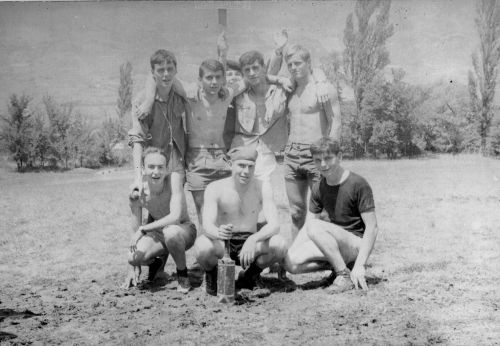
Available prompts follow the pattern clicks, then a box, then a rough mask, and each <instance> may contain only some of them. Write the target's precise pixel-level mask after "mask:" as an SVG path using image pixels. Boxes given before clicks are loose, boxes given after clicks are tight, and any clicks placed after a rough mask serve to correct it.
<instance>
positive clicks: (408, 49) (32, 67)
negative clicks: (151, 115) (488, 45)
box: [0, 0, 478, 119]
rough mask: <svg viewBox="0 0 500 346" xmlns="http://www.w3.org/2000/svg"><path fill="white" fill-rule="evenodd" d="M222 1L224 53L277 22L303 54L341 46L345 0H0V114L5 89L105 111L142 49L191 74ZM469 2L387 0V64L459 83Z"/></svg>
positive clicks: (467, 55) (137, 73)
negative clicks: (161, 52) (160, 52)
mask: <svg viewBox="0 0 500 346" xmlns="http://www.w3.org/2000/svg"><path fill="white" fill-rule="evenodd" d="M221 7H222V8H226V9H227V16H228V18H227V39H228V41H229V45H230V51H229V56H230V57H232V58H237V57H238V56H239V55H240V54H241V53H243V52H245V51H247V50H250V49H258V50H260V51H262V52H263V53H265V54H267V53H268V52H270V51H271V50H272V35H273V34H274V33H275V32H277V31H279V30H281V29H283V28H286V29H287V30H288V32H289V37H290V41H291V42H296V43H300V44H303V45H304V46H306V47H308V48H309V49H310V50H311V52H312V56H313V62H318V61H319V58H321V57H322V56H326V55H327V54H328V53H329V52H331V51H338V52H341V51H342V50H343V49H344V45H343V30H344V27H345V20H346V17H347V16H348V14H349V13H350V12H352V11H353V9H354V3H353V2H352V1H330V2H313V1H300V2H299V1H272V2H230V1H222V2H16V3H5V2H4V3H0V61H1V62H2V63H1V64H0V114H1V113H3V112H5V110H6V105H7V102H8V98H9V95H11V94H12V93H27V94H29V95H32V96H33V97H34V101H35V104H36V103H37V102H38V103H39V102H40V99H41V97H42V96H43V95H51V96H53V97H55V98H56V100H58V101H59V102H68V101H71V102H74V103H75V104H76V105H77V108H78V109H79V110H80V111H81V112H82V113H84V114H88V116H90V117H92V118H93V119H95V118H102V117H105V116H106V115H108V116H109V115H112V116H114V115H115V104H116V98H117V89H118V84H119V66H120V64H122V63H124V62H126V61H130V62H131V63H132V66H133V80H134V92H136V91H138V90H139V89H140V88H141V86H142V85H143V84H144V80H145V76H146V73H147V72H148V70H149V56H150V55H151V54H152V53H153V52H154V51H155V50H156V49H158V48H167V49H170V50H172V51H174V52H175V54H176V55H177V58H178V61H179V76H180V77H181V78H182V79H184V80H196V77H197V69H198V65H199V64H200V62H201V61H202V60H203V59H206V58H212V57H216V39H217V35H218V34H219V31H220V27H219V25H218V20H217V9H218V8H221ZM474 17H475V9H474V2H473V1H465V0H455V1H446V0H442V1H428V0H421V1H409V0H406V1H402V0H399V1H393V2H392V5H391V13H390V22H391V23H392V24H394V29H395V33H394V35H393V36H392V37H391V38H390V39H389V41H388V43H387V47H388V49H389V52H390V60H391V65H390V66H391V67H401V68H403V69H405V70H406V72H407V75H406V80H407V81H408V82H411V83H419V84H425V83H433V82H435V81H450V82H453V83H456V84H461V83H462V84H465V83H466V82H467V72H468V70H469V69H471V66H472V64H471V53H472V52H473V51H474V50H476V49H477V46H478V38H477V36H478V35H477V32H476V29H475V26H474Z"/></svg>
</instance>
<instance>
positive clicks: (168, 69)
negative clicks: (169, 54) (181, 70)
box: [152, 61, 177, 88]
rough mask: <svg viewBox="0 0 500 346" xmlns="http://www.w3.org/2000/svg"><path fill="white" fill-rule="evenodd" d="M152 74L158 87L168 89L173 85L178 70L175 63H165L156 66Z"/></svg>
mask: <svg viewBox="0 0 500 346" xmlns="http://www.w3.org/2000/svg"><path fill="white" fill-rule="evenodd" d="M152 72H153V77H154V79H155V81H156V86H157V87H160V88H161V87H163V88H166V87H169V86H170V85H172V82H173V80H174V77H175V75H176V74H177V68H176V67H175V65H174V63H173V62H166V61H164V62H162V63H161V64H154V68H153V71H152Z"/></svg>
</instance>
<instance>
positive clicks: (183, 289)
mask: <svg viewBox="0 0 500 346" xmlns="http://www.w3.org/2000/svg"><path fill="white" fill-rule="evenodd" d="M177 282H178V285H177V292H179V293H183V294H186V293H188V292H189V291H191V288H192V287H191V283H190V282H189V277H187V276H178V277H177Z"/></svg>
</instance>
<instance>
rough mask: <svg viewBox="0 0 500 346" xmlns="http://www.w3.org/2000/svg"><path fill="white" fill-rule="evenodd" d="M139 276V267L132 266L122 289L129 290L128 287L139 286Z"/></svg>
mask: <svg viewBox="0 0 500 346" xmlns="http://www.w3.org/2000/svg"><path fill="white" fill-rule="evenodd" d="M140 276H141V267H140V266H132V267H131V268H130V270H129V271H128V274H127V278H126V279H125V282H124V283H123V285H122V288H125V289H129V288H130V287H135V286H137V285H138V284H139V278H140Z"/></svg>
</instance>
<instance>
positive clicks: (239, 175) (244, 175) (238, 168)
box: [231, 160, 255, 185]
mask: <svg viewBox="0 0 500 346" xmlns="http://www.w3.org/2000/svg"><path fill="white" fill-rule="evenodd" d="M231 170H232V176H233V178H234V179H235V180H236V181H237V182H239V183H240V184H241V185H246V184H248V183H249V182H250V181H251V180H252V178H253V175H254V173H255V162H254V161H251V160H236V161H233V162H232V166H231Z"/></svg>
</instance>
